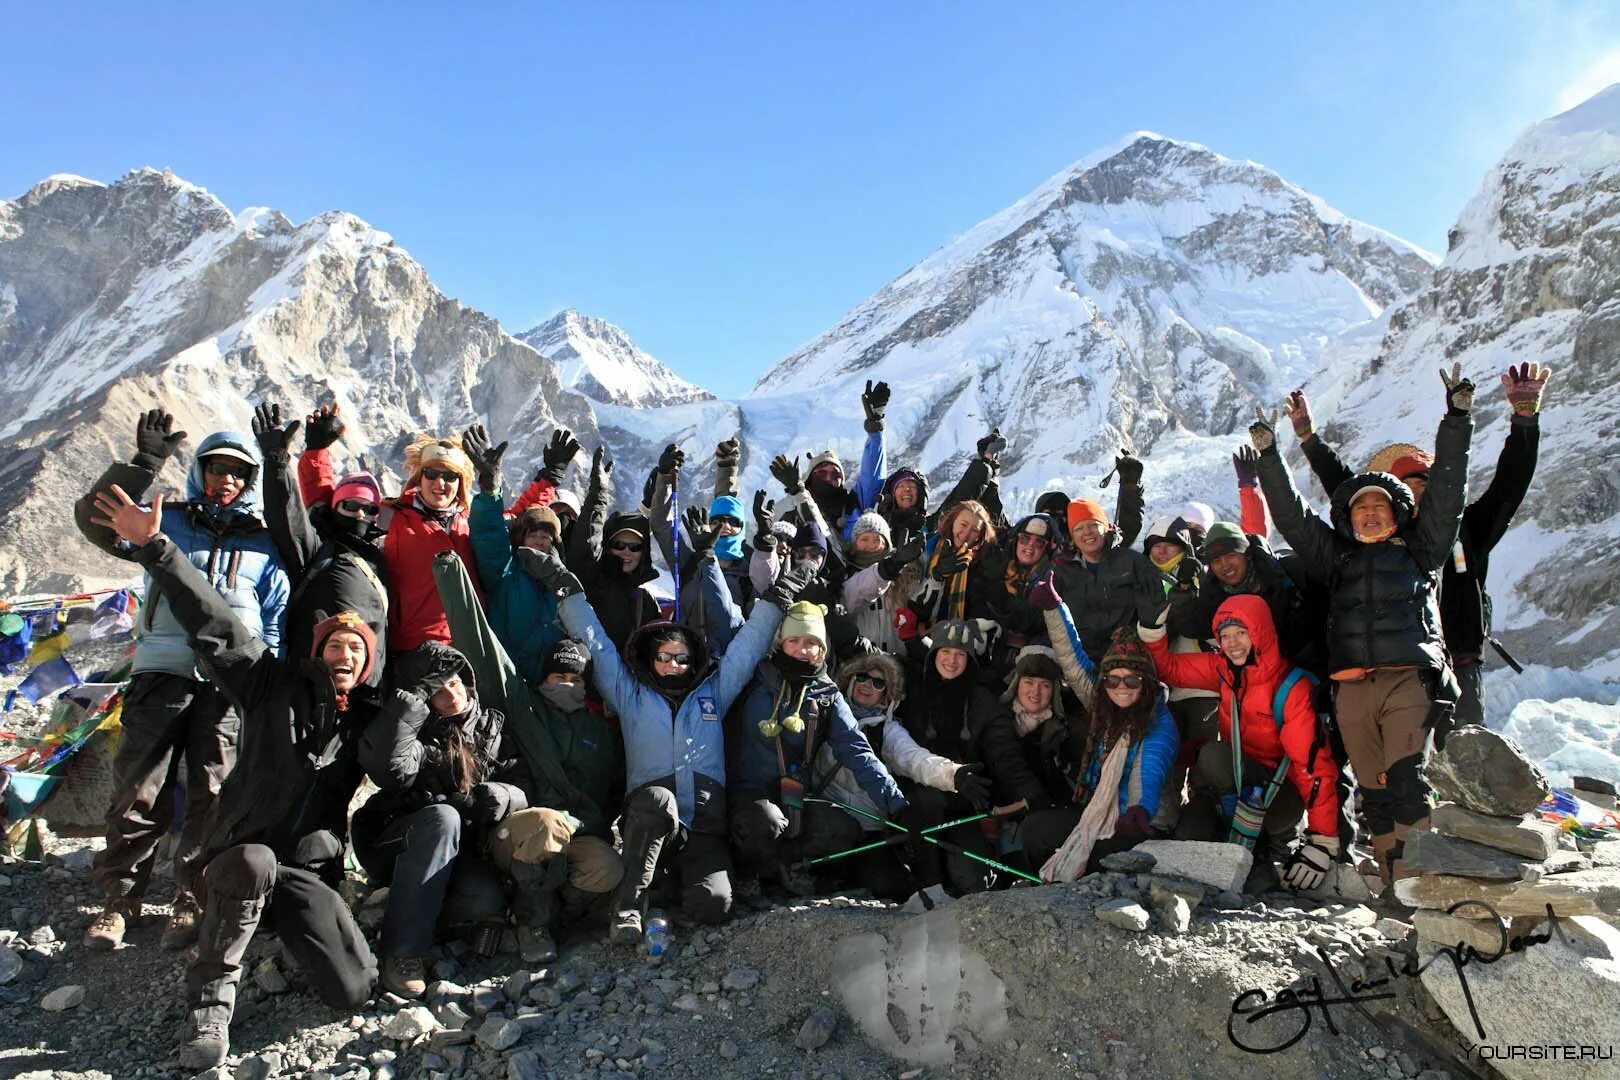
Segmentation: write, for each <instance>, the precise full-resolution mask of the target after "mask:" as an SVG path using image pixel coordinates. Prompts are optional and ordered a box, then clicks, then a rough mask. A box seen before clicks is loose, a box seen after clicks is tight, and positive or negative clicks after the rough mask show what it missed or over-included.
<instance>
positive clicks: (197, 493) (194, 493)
mask: <svg viewBox="0 0 1620 1080" xmlns="http://www.w3.org/2000/svg"><path fill="white" fill-rule="evenodd" d="M216 450H230V451H231V456H232V457H246V458H247V459H248V460H249V461H250V462H252V463H253V471H252V474H251V475H250V476H249V477H248V480H247V483H246V484H244V485H243V486H242V494H240V495H238V496H237V497H236V501H235V502H233V503H231V505H230V507H229V509H231V510H240V511H241V512H243V513H245V514H255V513H258V510H259V475H260V473H262V472H263V471H264V458H263V457H261V456H260V455H259V444H258V443H257V442H255V441H254V440H253V439H252V438H250V437H249V436H247V435H244V434H242V433H241V432H240V431H216V432H214V433H213V434H212V435H210V436H208V437H207V438H206V439H204V440H203V441H202V442H201V443H198V444H197V453H196V455H195V456H194V457H192V459H191V468H190V469H189V470H187V471H186V498H187V500H189V501H191V502H202V501H203V458H205V457H207V456H208V455H209V454H211V453H213V452H214V451H216Z"/></svg>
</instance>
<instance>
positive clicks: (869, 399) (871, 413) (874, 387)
mask: <svg viewBox="0 0 1620 1080" xmlns="http://www.w3.org/2000/svg"><path fill="white" fill-rule="evenodd" d="M861 408H863V409H865V410H866V430H867V431H868V432H879V431H882V430H883V415H884V413H885V412H887V411H888V408H889V384H888V383H886V382H877V383H874V382H873V381H872V380H871V379H867V380H866V390H865V391H864V392H863V393H862V394H861Z"/></svg>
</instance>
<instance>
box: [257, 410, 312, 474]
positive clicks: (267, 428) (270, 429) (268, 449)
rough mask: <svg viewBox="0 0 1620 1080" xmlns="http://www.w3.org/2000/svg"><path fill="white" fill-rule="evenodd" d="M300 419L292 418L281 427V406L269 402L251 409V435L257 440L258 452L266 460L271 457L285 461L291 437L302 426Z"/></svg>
mask: <svg viewBox="0 0 1620 1080" xmlns="http://www.w3.org/2000/svg"><path fill="white" fill-rule="evenodd" d="M303 426H304V425H303V423H302V421H299V420H293V421H290V422H288V424H287V425H286V426H285V427H283V426H282V424H281V406H280V405H271V404H269V403H263V404H260V405H259V407H258V408H256V409H254V410H253V437H254V438H256V439H258V441H259V452H260V453H262V454H263V455H264V459H265V460H266V461H269V460H271V459H272V458H273V459H275V460H277V461H286V460H287V457H288V454H289V451H288V449H287V448H288V446H290V445H291V444H292V438H293V436H294V435H296V434H298V429H299V428H301V427H303Z"/></svg>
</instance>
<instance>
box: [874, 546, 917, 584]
mask: <svg viewBox="0 0 1620 1080" xmlns="http://www.w3.org/2000/svg"><path fill="white" fill-rule="evenodd" d="M922 548H923V545H922V537H920V536H916V537H912V538H911V539H910V540H907V541H906V542H905V543H904V544H901V545H900V546H899V547H897V548H895V549H894V550H893V551H891V552H889V553H888V554H887V555H885V556H883V558H882V559H880V560H878V574H879V576H881V577H882V578H883V580H884V581H899V580H900V575H901V574H903V573H905V570H906V567H908V566H910V565H911V564H912V563H914V562H916V561H917V559H918V558H919V557H921V555H922Z"/></svg>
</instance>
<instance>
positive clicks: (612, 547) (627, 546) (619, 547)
mask: <svg viewBox="0 0 1620 1080" xmlns="http://www.w3.org/2000/svg"><path fill="white" fill-rule="evenodd" d="M641 547H642V545H640V544H637V543H635V542H633V541H630V540H615V541H613V543H611V544H609V545H608V550H609V551H629V552H632V553H634V552H639V551H640V550H641Z"/></svg>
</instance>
